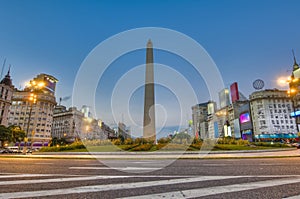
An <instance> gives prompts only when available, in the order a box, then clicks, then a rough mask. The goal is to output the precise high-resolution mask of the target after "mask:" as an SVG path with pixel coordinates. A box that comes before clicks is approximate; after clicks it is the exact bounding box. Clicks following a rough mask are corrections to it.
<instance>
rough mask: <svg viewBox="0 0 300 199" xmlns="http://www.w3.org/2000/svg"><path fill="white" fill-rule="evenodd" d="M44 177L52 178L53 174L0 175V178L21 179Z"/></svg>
mask: <svg viewBox="0 0 300 199" xmlns="http://www.w3.org/2000/svg"><path fill="white" fill-rule="evenodd" d="M10 174H12V173H10ZM44 176H54V175H53V174H13V175H0V178H23V177H44ZM0 183H1V182H0Z"/></svg>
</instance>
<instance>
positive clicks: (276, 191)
mask: <svg viewBox="0 0 300 199" xmlns="http://www.w3.org/2000/svg"><path fill="white" fill-rule="evenodd" d="M160 161H162V162H161V164H159V163H160ZM105 164H109V165H110V166H111V167H113V168H111V167H107V166H106V165H105ZM105 164H103V163H102V162H100V161H98V160H92V159H68V160H64V159H30V158H0V171H1V174H0V179H1V180H0V198H36V197H38V198H101V199H102V198H230V199H232V198H272V199H274V198H289V199H292V198H300V169H299V168H300V158H297V157H295V158H266V159H196V160H193V159H180V160H177V161H175V162H173V163H172V164H171V165H168V166H166V167H163V168H162V169H160V168H159V167H160V166H161V165H165V164H164V162H163V160H155V161H153V160H106V162H105ZM122 165H125V166H122ZM128 165H130V166H128ZM153 168H157V170H155V171H153ZM149 171H151V172H149Z"/></svg>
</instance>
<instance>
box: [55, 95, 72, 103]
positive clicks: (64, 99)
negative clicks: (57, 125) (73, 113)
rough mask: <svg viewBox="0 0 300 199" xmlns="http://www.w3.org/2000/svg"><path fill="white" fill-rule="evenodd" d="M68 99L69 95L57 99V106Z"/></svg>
mask: <svg viewBox="0 0 300 199" xmlns="http://www.w3.org/2000/svg"><path fill="white" fill-rule="evenodd" d="M70 98H71V95H69V96H65V97H60V98H59V104H58V105H61V102H63V101H67V100H69V99H70Z"/></svg>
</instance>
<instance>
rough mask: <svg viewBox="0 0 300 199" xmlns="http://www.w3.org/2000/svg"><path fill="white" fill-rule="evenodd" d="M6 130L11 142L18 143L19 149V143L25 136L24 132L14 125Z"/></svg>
mask: <svg viewBox="0 0 300 199" xmlns="http://www.w3.org/2000/svg"><path fill="white" fill-rule="evenodd" d="M8 129H9V131H10V134H11V141H13V142H15V143H16V142H19V147H20V144H21V142H22V141H23V140H24V138H25V136H26V133H25V131H24V130H22V129H21V127H20V126H15V125H12V126H9V127H8Z"/></svg>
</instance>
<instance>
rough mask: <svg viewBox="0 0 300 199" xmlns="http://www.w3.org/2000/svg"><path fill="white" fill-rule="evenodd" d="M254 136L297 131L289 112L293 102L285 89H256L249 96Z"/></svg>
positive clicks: (291, 109)
mask: <svg viewBox="0 0 300 199" xmlns="http://www.w3.org/2000/svg"><path fill="white" fill-rule="evenodd" d="M249 100H250V107H251V118H252V124H253V132H254V136H259V135H264V134H289V133H297V132H296V131H297V130H296V129H297V128H296V123H295V120H294V118H292V117H291V115H290V113H291V112H292V111H293V104H292V101H291V99H290V97H289V96H288V94H287V91H285V90H278V89H267V90H262V91H256V92H254V93H252V94H251V95H250V97H249Z"/></svg>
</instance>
